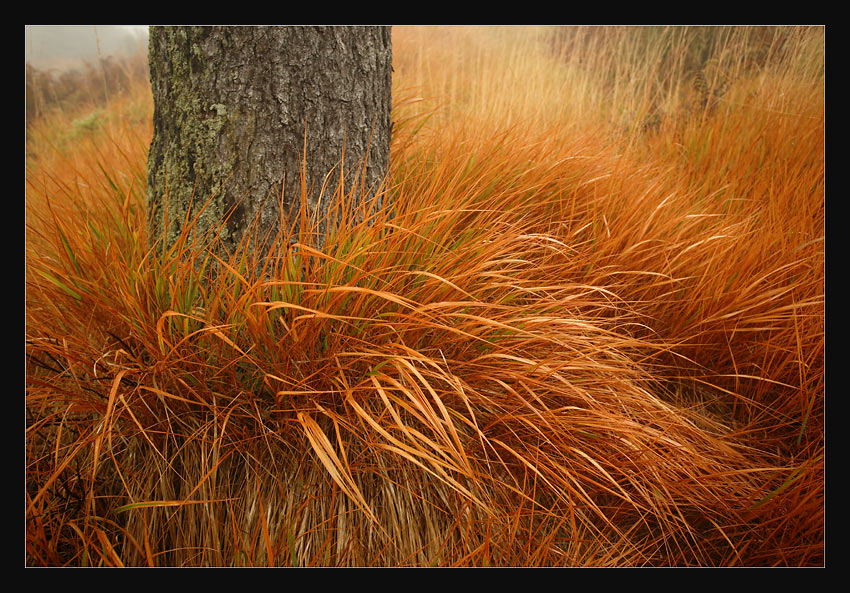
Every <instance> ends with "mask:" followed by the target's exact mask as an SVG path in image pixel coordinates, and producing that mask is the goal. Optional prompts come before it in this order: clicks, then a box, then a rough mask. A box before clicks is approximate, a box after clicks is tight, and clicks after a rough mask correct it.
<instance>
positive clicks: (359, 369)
mask: <svg viewBox="0 0 850 593" xmlns="http://www.w3.org/2000/svg"><path fill="white" fill-rule="evenodd" d="M567 32H568V33H569V31H567ZM587 32H588V31H583V32H580V33H582V34H586V33H587ZM563 33H564V31H559V32H558V34H559V35H560V36H561V38H562V37H563ZM573 33H574V34H575V32H573ZM615 33H616V34H617V35H620V36H622V35H625V33H623V32H621V31H615ZM797 33H799V37H800V40H798V42H799V44H800V45H799V47H798V49H797V50H796V51H791V50H787V51H786V53H782V54H781V55H780V56H778V57H775V58H772V59H773V61H768V62H765V65H764V66H763V68H762V69H761V70H760V71H759V74H758V76H755V75H752V76H748V77H743V78H742V80H743V82H739V83H738V84H739V85H741V88H738V87H735V86H734V85H733V87H732V88H730V90H728V91H727V93H725V94H724V95H723V97H727V99H726V102H724V103H720V105H719V106H718V107H715V108H714V109H713V110H712V111H711V112H710V113H709V112H707V111H703V112H700V113H691V114H689V115H682V114H684V113H685V109H684V107H683V108H682V109H677V110H676V114H677V115H676V117H673V116H672V115H671V116H670V117H665V118H663V119H662V120H661V123H660V124H659V126H658V128H654V129H652V130H648V131H644V130H642V129H640V127H639V126H632V127H630V128H629V129H628V130H627V131H626V132H625V133H624V131H623V125H622V121H621V120H620V119H619V117H617V118H611V117H608V116H606V115H605V114H609V115H610V114H612V113H615V112H616V111H617V110H616V106H615V105H613V104H612V103H610V102H609V98H610V96H611V95H610V93H605V92H602V91H603V90H604V89H605V88H606V86H605V85H606V84H608V85H610V84H611V82H610V80H608V81H607V82H606V80H604V76H602V75H601V74H600V71H601V70H603V68H601V65H602V64H603V63H605V64H609V65H610V64H614V63H616V62H615V61H613V60H611V61H609V62H605V60H609V59H610V57H611V54H604V53H601V52H600V51H598V50H599V48H604V47H608V48H609V49H610V48H620V49H618V50H617V51H621V50H622V48H623V47H629V46H628V44H626V42H625V41H624V40H625V39H627V37H614V38H613V39H616V40H618V41H617V42H616V43H614V42H612V41H610V39H611V38H608V39H609V42H608V45H607V46H606V45H605V42H604V39H605V38H604V37H600V38H599V39H598V40H595V41H594V43H592V44H589V46H590V47H591V48H595V49H593V50H592V51H588V53H587V54H584V57H583V58H581V56H577V55H575V54H571V56H572V58H571V59H570V60H565V59H564V57H563V56H562V55H560V54H559V53H558V52H556V51H553V50H552V43H551V40H552V38H553V36H552V35H551V34H550V32H549V31H547V30H545V29H543V30H538V29H533V30H525V29H513V28H509V29H496V30H491V29H478V28H472V29H464V28H460V29H454V28H449V29H444V28H423V29H415V28H414V29H406V28H394V49H395V58H394V60H395V74H394V76H395V85H394V88H395V89H396V90H395V93H394V120H395V122H396V125H395V131H394V138H393V152H392V159H393V160H392V162H393V165H392V174H391V178H390V179H389V180H388V182H387V184H386V186H385V188H384V190H383V191H385V192H386V193H387V194H388V195H389V196H391V197H392V199H393V204H394V208H393V212H392V213H388V212H385V211H384V212H379V213H377V214H372V215H370V216H367V215H366V213H368V212H369V210H368V205H364V206H363V210H362V214H363V216H362V217H361V218H367V219H368V220H366V221H364V222H357V221H358V220H360V219H359V218H357V217H356V216H346V217H343V218H342V220H341V222H340V223H339V224H338V225H337V226H335V227H334V228H333V231H332V236H331V238H330V239H329V240H328V241H326V243H325V247H324V248H322V249H317V248H316V247H315V242H314V241H313V240H312V238H311V237H310V234H309V232H308V231H309V225H302V227H301V228H302V229H304V230H303V231H302V232H301V233H300V234H299V236H296V237H290V236H288V234H287V233H286V232H285V231H282V232H281V234H280V236H279V237H277V240H276V241H274V242H273V244H274V245H275V246H276V247H274V248H273V249H274V251H273V252H272V253H268V254H258V253H255V252H252V251H250V250H248V249H244V250H241V251H239V252H238V253H236V254H233V255H232V256H231V257H228V258H223V257H222V256H221V255H220V253H219V251H218V250H217V249H216V246H215V243H214V242H213V241H211V240H209V239H207V238H205V237H201V236H195V235H194V234H193V233H192V227H191V225H190V226H188V227H187V229H186V231H185V232H184V236H183V237H182V240H180V241H178V242H177V244H176V245H175V246H174V247H173V248H172V249H171V250H170V251H168V252H162V251H161V250H160V249H159V248H155V249H153V250H149V249H148V248H147V245H148V243H147V241H148V238H147V234H146V228H147V221H146V209H145V207H144V192H143V189H142V188H143V187H144V179H145V172H144V170H145V155H146V148H147V142H148V141H149V138H150V134H151V129H150V125H149V123H148V122H147V120H144V119H142V120H136V119H133V118H130V117H123V118H122V117H118V116H115V117H114V118H111V119H108V121H110V122H112V123H111V124H110V127H108V129H106V130H101V131H100V132H99V133H93V134H90V135H87V136H86V137H84V138H80V137H76V138H73V139H72V140H71V144H70V145H62V146H60V145H58V143H57V142H55V141H54V142H51V143H47V146H46V147H44V146H42V145H39V150H37V151H35V153H36V159H35V160H34V161H32V165H31V166H30V167H29V168H28V170H27V275H26V282H27V284H26V288H27V317H26V322H27V336H26V340H27V419H28V421H27V488H26V492H27V500H26V517H27V563H28V564H30V565H39V566H42V565H50V566H57V565H62V566H66V565H74V566H80V565H97V566H122V565H126V566H673V565H676V566H678V565H682V566H697V565H698V566H732V565H739V566H764V565H783V566H796V565H819V564H822V563H823V555H824V549H823V534H824V514H823V501H824V498H823V479H824V439H823V413H824V412H823V389H824V385H823V348H824V333H823V322H824V312H823V258H824V247H823V215H824V203H823V191H824V187H823V131H824V116H823V96H822V90H823V87H822V85H823V80H822V76H820V77H818V73H817V69H816V68H815V71H814V72H813V71H812V68H811V67H808V68H802V69H801V68H799V64H800V62H801V60H802V57H801V56H802V54H805V55H806V56H809V57H810V54H811V48H812V47H814V48H815V49H816V48H817V47H818V45H817V35H818V34H820V35H821V37H820V39H821V41H822V35H823V32H822V30H808V31H802V32H797ZM797 33H795V34H797ZM742 34H743V32H742V31H738V32H737V33H736V35H742ZM804 34H805V35H808V37H806V36H805V35H804ZM554 37H556V38H557V37H558V35H556V36H554ZM727 37H730V36H728V35H727ZM730 38H731V39H733V40H735V39H738V37H736V36H735V35H732V36H731V37H730ZM792 38H793V39H796V37H793V35H792ZM572 39H573V43H574V45H575V47H579V46H580V45H581V44H580V43H579V42H582V39H585V38H583V37H580V36H579V37H573V38H572ZM676 39H678V38H676ZM721 39H725V38H721ZM747 39H749V38H747ZM812 39H814V41H812ZM686 41H687V39H678V41H677V43H680V44H683V47H685V45H684V44H685V42H686ZM804 42H805V43H804ZM582 43H584V42H582ZM725 43H726V45H722V44H721V48H720V49H721V50H724V51H726V52H727V54H723V55H728V52H731V51H733V50H735V48H736V47H737V46H736V45H734V44H732V45H730V42H729V41H728V40H727V41H726V42H725ZM736 43H741V42H740V41H738V42H736ZM786 45H787V46H789V47H790V46H791V45H792V44H791V42H790V41H789V42H787V44H786ZM783 47H786V46H785V45H783ZM805 48H809V49H808V50H807V51H804V49H805ZM575 51H578V50H575ZM611 51H612V52H613V51H614V50H613V49H612V50H611ZM622 51H624V50H622ZM718 51H719V50H718ZM774 53H776V52H774ZM789 56H790V57H789ZM580 58H581V59H580ZM791 58H795V59H796V58H799V59H796V60H792V59H791ZM594 59H595V60H602V62H595V63H594V62H593V60H594ZM805 63H806V64H808V62H805ZM789 64H790V66H789ZM815 64H817V60H815ZM588 65H589V66H594V65H595V66H597V67H596V68H593V67H587V66H588ZM791 66H794V67H791ZM584 68H587V69H584ZM821 68H822V66H821ZM659 71H660V67H659V68H656V70H655V71H653V72H654V73H655V74H653V75H657V73H658V72H659ZM677 72H679V74H678V75H681V71H677ZM678 75H677V74H675V73H674V78H673V79H671V80H668V81H667V82H666V84H667V86H666V87H665V88H668V89H672V88H677V89H678V88H680V87H684V83H683V82H682V81H681V80H680V79H678V78H675V76H678ZM635 76H638V74H634V75H633V76H632V77H627V78H628V80H627V82H619V83H617V84H616V85H615V88H616V90H617V93H616V96H617V97H619V99H618V100H620V101H621V105H625V106H629V108H632V107H634V105H641V104H645V102H644V100H643V99H642V98H641V97H644V98H645V97H646V96H647V91H646V89H647V88H650V87H651V88H657V86H652V85H650V84H649V83H648V82H646V80H647V78H646V77H648V76H650V74H642V75H641V76H643V78H640V80H641V81H643V82H642V83H641V84H637V83H636V82H635V81H634V77H635ZM754 76H755V78H754ZM613 79H614V80H620V79H618V78H617V77H616V76H615V77H614V78H613ZM654 81H655V79H653V82H654ZM662 86H663V85H662ZM753 89H757V92H756V93H755V94H751V92H752V90H753ZM671 92H672V91H671ZM630 93H631V94H630ZM781 93H784V95H783V96H780V94H781ZM653 96H654V95H653ZM671 96H672V95H671ZM603 97H604V99H603ZM728 97H733V98H734V100H733V99H728ZM145 101H149V96H145V97H144V98H143V99H139V98H136V99H135V100H134V101H129V102H126V103H121V102H120V101H114V102H113V103H112V104H111V106H110V109H109V113H110V114H120V113H124V111H122V109H123V110H126V109H130V110H133V109H138V105H145ZM684 101H685V100H684V99H683V102H684ZM603 103H605V104H603ZM149 108H150V106H149V104H148V109H149ZM51 125H52V126H53V127H50V126H47V127H46V128H44V130H45V131H44V132H43V133H42V137H45V138H56V137H57V132H56V130H57V129H59V127H58V124H51ZM789 138H792V139H793V141H790V142H789ZM51 146H52V148H51ZM357 194H358V189H357V187H356V186H355V187H350V188H347V187H330V188H328V189H327V194H326V196H325V198H326V199H329V200H331V201H332V203H333V204H334V205H335V206H337V207H338V208H339V211H340V212H347V211H348V209H347V208H345V207H344V206H345V204H346V202H351V201H356V198H357ZM301 215H302V216H305V217H306V216H307V214H306V213H304V212H302V213H301ZM316 222H317V221H313V223H316ZM247 241H248V240H247V239H246V242H247Z"/></svg>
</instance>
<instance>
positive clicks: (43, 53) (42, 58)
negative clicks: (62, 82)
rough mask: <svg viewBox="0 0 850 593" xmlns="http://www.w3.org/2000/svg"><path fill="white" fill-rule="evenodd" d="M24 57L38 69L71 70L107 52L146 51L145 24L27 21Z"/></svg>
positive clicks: (125, 53) (109, 54) (136, 52)
mask: <svg viewBox="0 0 850 593" xmlns="http://www.w3.org/2000/svg"><path fill="white" fill-rule="evenodd" d="M24 36H25V43H24V61H25V62H26V63H29V64H31V65H32V66H33V67H35V68H38V69H39V70H59V71H64V70H71V69H74V68H79V67H80V66H82V65H83V64H85V63H90V64H91V63H97V61H98V59H99V58H106V57H108V56H114V57H121V56H132V55H135V54H138V53H139V52H146V51H147V43H148V26H147V25H26V26H25V34H24Z"/></svg>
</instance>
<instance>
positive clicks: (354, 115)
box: [148, 26, 392, 251]
mask: <svg viewBox="0 0 850 593" xmlns="http://www.w3.org/2000/svg"><path fill="white" fill-rule="evenodd" d="M149 52H150V53H149V61H150V70H151V89H152V92H153V98H154V122H153V123H154V135H153V141H152V143H151V147H150V152H149V159H148V203H149V214H150V221H151V229H150V230H151V232H150V236H151V240H152V242H155V241H157V240H158V239H160V238H162V239H163V240H164V241H165V245H166V246H170V245H171V244H173V242H174V241H175V239H176V238H177V236H178V235H179V234H180V232H181V229H182V225H183V224H184V221H185V220H186V219H187V213H188V214H189V219H190V220H191V219H192V218H194V216H195V215H196V214H197V213H198V212H200V211H201V207H202V206H205V205H206V206H205V209H204V210H203V213H202V214H201V215H200V217H199V218H198V220H197V223H196V231H198V232H201V233H203V232H207V231H209V230H210V229H218V230H219V232H218V236H219V239H220V240H221V244H222V245H223V246H224V247H225V248H226V249H227V250H229V251H232V250H233V249H234V248H235V247H236V246H237V245H238V243H239V242H240V241H241V239H242V237H243V235H244V233H245V232H246V230H247V229H249V228H250V227H251V225H252V223H254V221H255V219H256V221H257V231H258V233H256V234H255V235H252V236H256V237H259V236H263V235H264V234H270V235H271V236H275V235H276V232H277V229H278V228H279V225H280V224H281V222H282V221H283V224H290V225H297V221H296V220H295V217H294V216H291V215H292V214H294V213H297V211H298V207H299V205H300V200H301V168H302V164H303V165H304V167H305V171H306V181H307V183H308V186H312V192H311V193H309V195H308V198H307V201H308V207H309V210H310V211H315V210H316V209H320V208H321V207H322V206H327V204H326V203H324V204H320V203H319V188H321V187H322V185H323V184H324V183H325V180H326V176H328V174H329V173H331V172H332V171H333V172H334V174H333V175H331V177H330V181H331V183H330V186H331V187H334V186H335V184H336V183H338V179H339V178H338V173H339V168H338V165H339V163H340V159H341V158H342V157H343V145H344V158H345V161H344V162H345V170H346V171H345V173H346V180H347V183H348V184H350V183H351V181H352V180H353V175H354V173H355V172H357V171H360V170H361V169H362V167H363V163H364V162H365V163H366V167H365V176H364V177H363V179H362V181H363V182H364V183H365V187H366V188H369V187H374V186H376V185H377V184H378V183H379V182H380V181H381V180H382V179H383V178H384V176H385V175H386V174H387V171H388V169H389V144H390V129H391V123H390V105H391V79H392V45H391V37H390V28H389V27H376V26H369V27H359V26H358V27H355V26H336V27H333V26H331V27H301V26H281V27H265V26H263V27H257V26H227V27H211V26H203V27H182V26H181V27H151V32H150V48H149ZM305 141H306V143H305ZM305 149H306V152H305ZM367 155H368V160H367ZM302 159H303V160H302ZM367 195H368V194H367ZM362 197H363V198H364V199H365V198H366V195H364V196H362ZM322 201H323V202H326V200H322ZM281 205H282V206H283V212H281V210H280V206H281ZM281 215H283V216H281ZM226 216H227V217H229V218H228V219H227V222H226V223H225V224H221V223H222V221H223V220H224V218H225V217H226ZM166 220H167V224H166V222H165V221H166ZM322 232H324V229H322ZM319 242H320V243H321V240H320V241H319ZM258 247H259V246H258Z"/></svg>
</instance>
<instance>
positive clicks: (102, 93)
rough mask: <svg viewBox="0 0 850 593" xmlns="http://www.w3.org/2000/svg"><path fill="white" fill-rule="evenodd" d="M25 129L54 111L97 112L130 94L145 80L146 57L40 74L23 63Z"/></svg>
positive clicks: (109, 58)
mask: <svg viewBox="0 0 850 593" xmlns="http://www.w3.org/2000/svg"><path fill="white" fill-rule="evenodd" d="M24 70H25V83H24V84H25V110H26V116H25V119H26V125H27V126H29V125H30V124H31V123H32V122H33V121H35V120H36V119H38V118H39V117H42V116H44V115H46V114H47V113H50V112H51V111H54V110H60V111H63V112H64V111H76V110H77V109H79V108H81V107H82V106H86V107H91V108H97V107H101V106H103V105H106V103H107V102H108V101H109V100H110V99H111V98H114V97H116V96H119V95H121V94H125V93H127V92H129V91H130V89H132V88H133V87H134V86H135V85H136V84H138V83H140V82H142V81H146V80H147V78H148V64H147V56H145V55H139V56H129V57H113V56H107V57H105V58H102V59H100V60H98V62H97V63H95V64H92V63H90V62H85V63H83V64H82V66H80V67H79V68H77V69H72V70H66V71H61V72H60V71H57V70H55V69H50V70H39V69H38V68H35V67H34V66H33V65H32V64H30V63H26V64H25V66H24Z"/></svg>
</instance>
